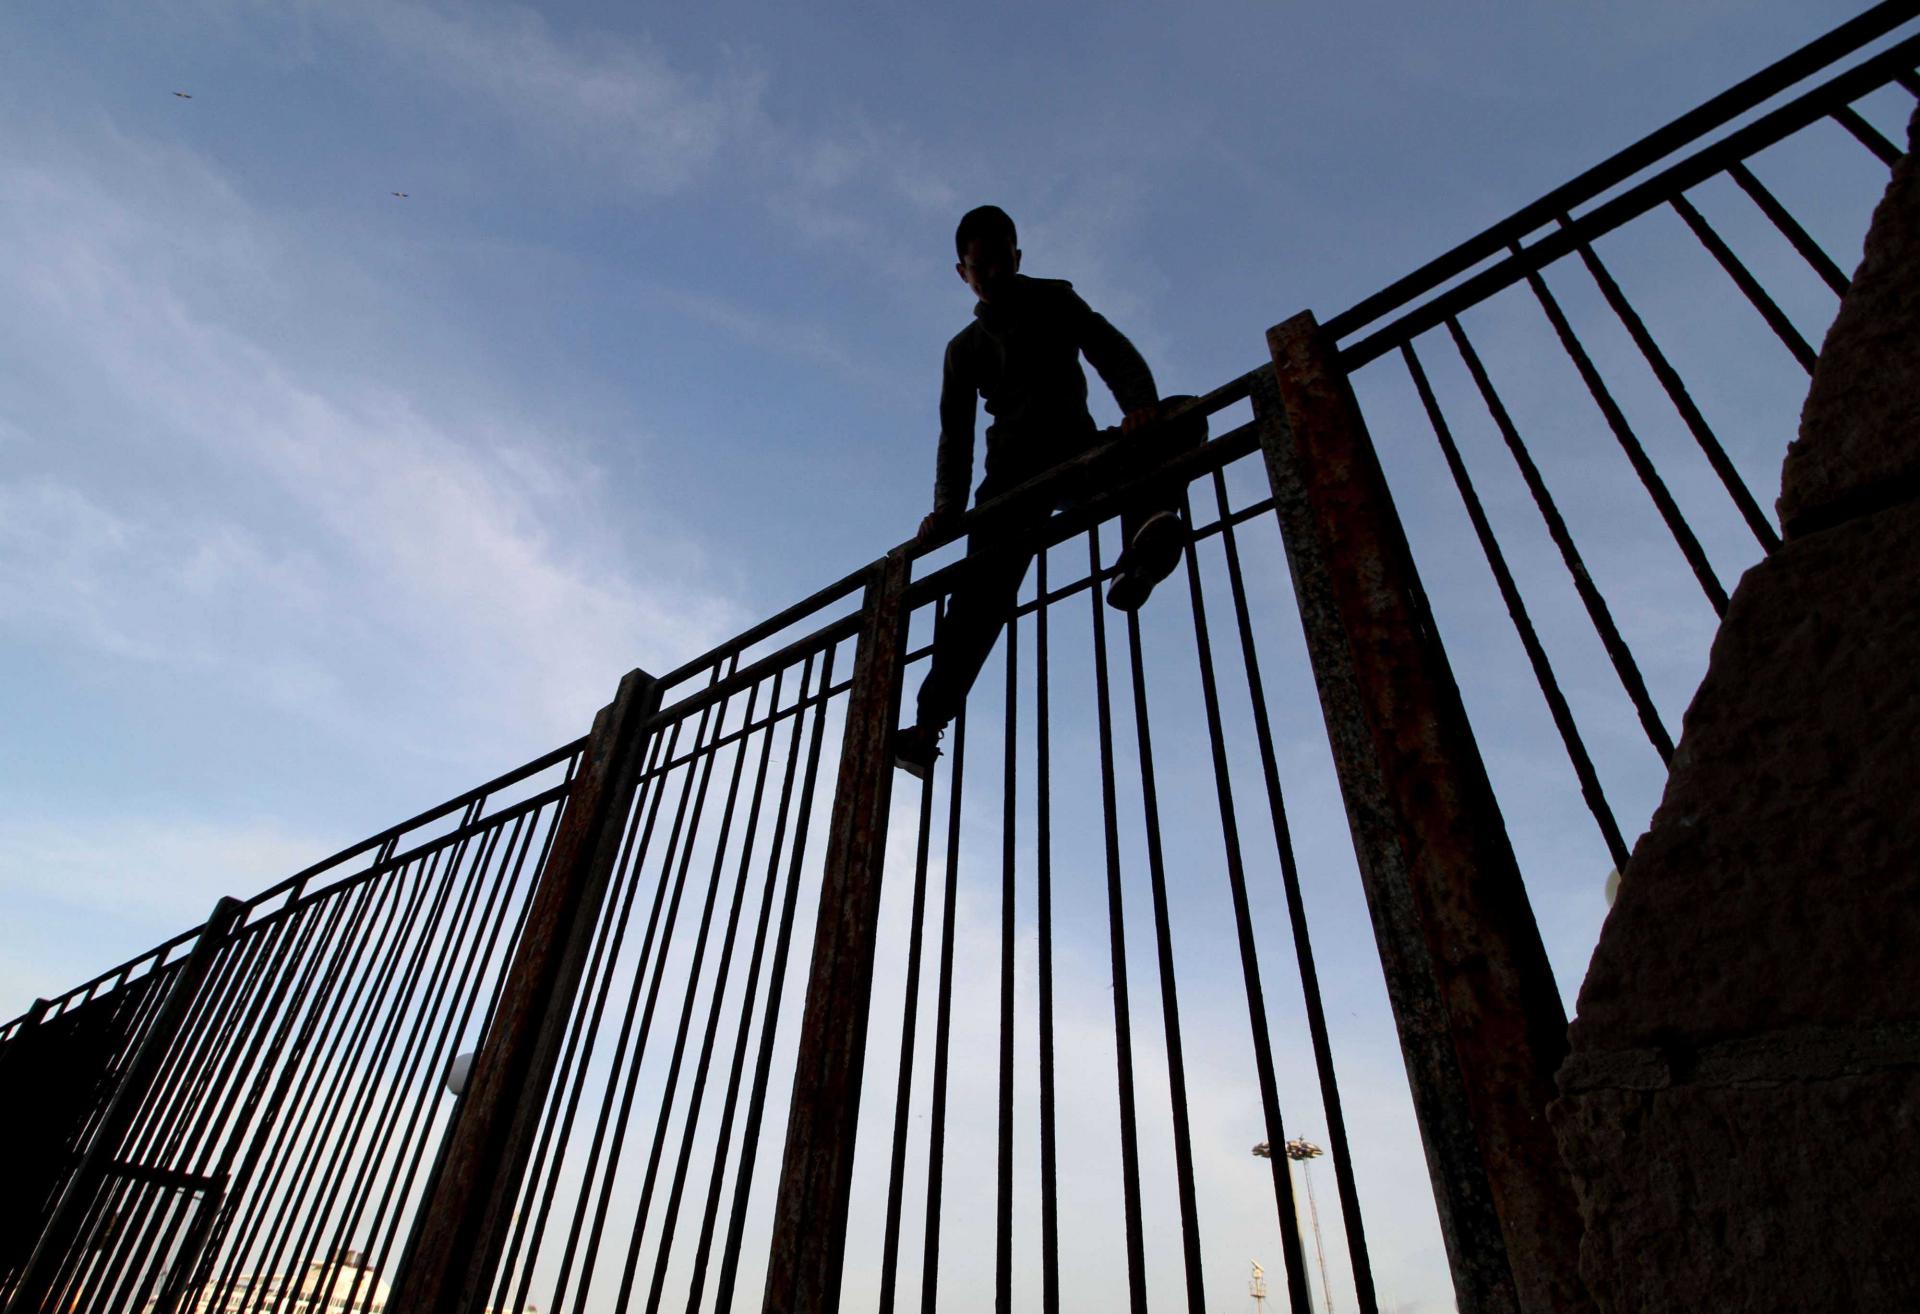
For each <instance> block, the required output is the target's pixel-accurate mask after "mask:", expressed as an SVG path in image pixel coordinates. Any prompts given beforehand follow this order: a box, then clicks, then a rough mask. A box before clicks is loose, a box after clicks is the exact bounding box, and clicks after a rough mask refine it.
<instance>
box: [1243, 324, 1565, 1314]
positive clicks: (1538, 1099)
mask: <svg viewBox="0 0 1920 1314" xmlns="http://www.w3.org/2000/svg"><path fill="white" fill-rule="evenodd" d="M1267 343H1268V347H1269V350H1270V352H1271V354H1272V358H1273V374H1272V376H1271V377H1268V376H1266V375H1264V374H1263V375H1262V376H1261V377H1260V379H1259V380H1258V381H1257V383H1256V386H1255V388H1254V398H1253V400H1254V407H1255V413H1256V416H1257V418H1258V420H1259V425H1260V443H1261V447H1262V449H1263V451H1264V453H1265V457H1266V462H1267V473H1268V477H1269V478H1270V480H1271V481H1272V485H1273V492H1274V498H1275V501H1276V504H1277V506H1278V510H1279V514H1280V520H1281V525H1282V529H1283V531H1284V532H1283V537H1284V539H1285V542H1286V551H1287V562H1288V567H1289V569H1290V571H1291V573H1292V576H1293V582H1294V591H1295V594H1296V596H1297V598H1298V604H1299V608H1300V618H1301V624H1302V625H1303V627H1304V628H1305V630H1306V638H1307V650H1308V654H1309V657H1310V659H1311V662H1312V665H1313V672H1314V680H1315V683H1316V685H1317V686H1318V689H1319V693H1320V704H1321V710H1322V712H1323V714H1324V715H1325V718H1326V723H1327V732H1328V736H1329V738H1330V740H1331V742H1332V746H1333V755H1334V761H1335V765H1336V768H1337V771H1338V774H1339V779H1340V789H1341V794H1342V796H1343V797H1344V799H1345V801H1346V808H1347V817H1348V822H1349V825H1350V827H1351V829H1352V832H1353V840H1354V849H1355V853H1356V856H1357V857H1358V860H1359V867H1360V875H1361V881H1362V883H1363V885H1364V886H1365V890H1366V896H1367V904H1368V908H1369V910H1370V911H1371V914H1372V917H1373V923H1374V933H1375V938H1376V940H1377V941H1378V943H1379V950H1380V959H1381V964H1382V966H1383V968H1384V969H1385V975H1386V983H1387V993H1388V997H1389V999H1390V1000H1391V1003H1392V1006H1393V1012H1394V1020H1395V1023H1396V1025H1397V1027H1398V1029H1399V1033H1400V1043H1401V1049H1402V1051H1403V1053H1404V1054H1405V1057H1406V1063H1407V1076H1408V1080H1409V1082H1410V1084H1411V1086H1412V1089H1413V1102H1414V1110H1415V1113H1416V1116H1417V1117H1418V1119H1419V1123H1420V1133H1421V1140H1422V1142H1423V1143H1424V1145H1425V1147H1426V1154H1427V1168H1428V1171H1429V1173H1430V1174H1431V1176H1432V1178H1433V1185H1434V1193H1435V1196H1436V1200H1437V1203H1438V1206H1439V1213H1440V1225H1441V1230H1442V1232H1443V1233H1444V1236H1445V1241H1446V1246H1447V1255H1448V1259H1449V1262H1450V1264H1451V1266H1452V1269H1453V1276H1454V1286H1455V1291H1456V1294H1457V1297H1458V1300H1459V1303H1460V1307H1461V1308H1462V1309H1471V1310H1475V1311H1506V1310H1515V1311H1518V1310H1525V1311H1549V1310H1551V1311H1565V1310H1576V1311H1577V1310H1587V1309H1591V1308H1592V1304H1591V1300H1590V1298H1589V1297H1588V1295H1587V1292H1586V1289H1585V1288H1584V1286H1582V1284H1581V1282H1580V1278H1579V1267H1578V1265H1579V1244H1580V1220H1579V1215H1578V1212H1577V1210H1576V1206H1575V1200H1574V1194H1573V1186H1572V1181H1571V1178H1570V1177H1569V1175H1568V1173H1567V1170H1566V1168H1565V1166H1564V1164H1563V1163H1562V1162H1561V1160H1560V1157H1559V1152H1558V1149H1557V1147H1556V1145H1555V1142H1554V1138H1553V1133H1552V1131H1551V1130H1550V1129H1549V1127H1548V1125H1547V1118H1546V1109H1547V1103H1548V1101H1550V1100H1551V1099H1552V1098H1553V1097H1554V1084H1553V1077H1554V1072H1555V1070H1556V1069H1557V1068H1558V1067H1559V1064H1560V1060H1561V1059H1562V1058H1563V1057H1565V1055H1566V1051H1567V1020H1566V1013H1565V1010H1564V1009H1563V1007H1562V1006H1561V1002H1560V995H1559V991H1558V989H1557V987H1556V986H1555V984H1554V980H1553V973H1552V970H1551V968H1550V967H1549V965H1548V962H1547V956H1546V950H1545V948H1544V947H1543V946H1542V944H1541V941H1540V932H1539V928H1538V927H1537V925H1536V924H1535V922H1534V918H1533V910H1532V908H1531V906H1530V905H1529V904H1528V902H1527V896H1526V890H1525V887H1524V885H1523V883H1522V881H1521V878H1520V871H1519V867H1518V864H1517V863H1516V861H1515V859H1514V856H1513V850H1512V846H1511V844H1510V843H1509V841H1508V839H1507V832H1506V825H1505V822H1504V821H1503V820H1502V818H1501V816H1500V809H1499V805H1498V803H1497V802H1496V800H1495V798H1494V795H1493V788H1492V785H1491V784H1490V783H1489V781H1488V779H1487V774H1486V768H1485V766H1484V764H1483V763H1482V761H1481V758H1480V753H1479V749H1478V747H1477V745H1476V744H1475V741H1474V737H1473V730H1472V727H1471V726H1470V725H1469V723H1468V721H1467V714H1466V708H1465V706H1464V705H1463V704H1462V702H1461V700H1460V693H1459V690H1458V688H1457V687H1456V685H1455V684H1454V679H1453V673H1452V670H1451V668H1450V667H1449V666H1448V663H1447V657H1446V652H1445V650H1444V649H1443V647H1442V646H1441V642H1440V637H1439V634H1438V632H1437V631H1436V630H1435V628H1434V624H1433V617H1432V615H1431V613H1430V611H1429V608H1428V604H1427V597H1426V593H1425V591H1424V590H1423V589H1422V587H1421V584H1420V579H1419V575H1418V573H1417V572H1416V570H1415V568H1414V562H1413V555H1412V552H1411V550H1410V549H1409V547H1408V545H1407V541H1406V535H1405V531H1404V529H1403V528H1402V526H1401V524H1400V520H1399V517H1398V515H1397V513H1396V512H1395V511H1394V508H1393V501H1392V497H1391V495H1390V493H1389V491H1388V488H1387V483H1386V478H1385V476H1384V474H1383V473H1382V471H1381V468H1380V462H1379V458H1378V456H1377V455H1376V453H1375V452H1374V448H1373V444H1372V441H1371V439H1370V438H1369V437H1368V435H1367V430H1366V425H1365V423H1364V421H1363V420H1362V419H1361V416H1360V409H1359V406H1358V404H1357V403H1356V401H1355V400H1354V396H1353V390H1352V388H1351V386H1350V385H1349V383H1348V381H1347V376H1346V373H1345V371H1344V370H1343V369H1342V368H1341V366H1340V363H1339V360H1338V357H1337V354H1336V351H1335V349H1334V345H1333V343H1332V341H1331V340H1330V339H1329V338H1328V337H1327V335H1326V334H1325V333H1324V331H1323V330H1322V329H1321V328H1320V326H1319V325H1318V324H1317V323H1316V322H1315V320H1314V318H1313V316H1312V314H1311V313H1302V314H1299V315H1296V316H1295V317H1293V318H1292V319H1290V320H1288V321H1287V322H1286V323H1284V324H1281V325H1279V326H1277V327H1275V328H1273V329H1271V330H1270V331H1269V332H1268V334H1267Z"/></svg>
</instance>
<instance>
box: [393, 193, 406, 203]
mask: <svg viewBox="0 0 1920 1314" xmlns="http://www.w3.org/2000/svg"><path fill="white" fill-rule="evenodd" d="M393 195H395V196H397V197H399V198H400V199H401V200H403V201H404V200H406V199H407V194H406V193H405V192H394V193H393Z"/></svg>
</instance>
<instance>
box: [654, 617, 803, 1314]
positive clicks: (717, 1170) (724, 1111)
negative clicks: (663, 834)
mask: <svg viewBox="0 0 1920 1314" xmlns="http://www.w3.org/2000/svg"><path fill="white" fill-rule="evenodd" d="M813 659H814V654H812V653H808V654H807V658H806V661H805V662H804V663H803V664H802V665H801V667H800V689H799V692H798V695H797V696H796V698H795V701H794V707H793V734H792V737H791V738H790V739H789V740H788V742H787V765H786V767H785V769H784V770H783V771H782V773H781V781H780V802H779V805H778V807H777V808H776V809H775V811H774V826H773V843H772V845H771V846H770V849H769V852H768V854H767V874H766V877H765V880H764V881H763V882H762V884H761V888H760V913H759V917H758V920H757V922H756V924H755V926H754V932H753V948H752V949H751V951H749V953H748V956H747V984H746V989H745V992H744V994H743V996H742V998H741V1000H740V1025H739V1028H738V1029H737V1031H736V1033H735V1035H734V1041H733V1062H732V1064H731V1066H730V1067H729V1068H728V1070H727V1098H726V1101H725V1103H724V1105H723V1106H722V1108H721V1111H720V1128H719V1131H718V1132H717V1133H716V1134H715V1136H714V1145H713V1169H712V1171H711V1173H710V1174H709V1177H708V1182H707V1205H706V1209H705V1210H704V1211H703V1212H702V1215H701V1219H700V1239H699V1241H698V1243H697V1244H696V1245H695V1247H694V1257H693V1272H692V1273H691V1275H690V1276H689V1279H688V1283H687V1304H686V1308H687V1310H688V1311H689V1314H692V1312H694V1311H697V1310H698V1309H699V1308H700V1298H701V1297H702V1296H703V1295H704V1294H705V1293H706V1281H707V1264H708V1259H709V1255H710V1253H711V1250H712V1246H713V1235H714V1230H715V1228H716V1227H717V1226H718V1225H719V1217H720V1195H721V1188H722V1186H723V1185H724V1184H725V1181H726V1169H727V1150H728V1148H729V1147H730V1146H731V1145H732V1144H733V1119H734V1114H735V1113H736V1112H737V1111H738V1109H739V1103H740V1081H741V1077H742V1076H743V1074H744V1073H745V1071H746V1063H747V1042H748V1040H749V1039H750V1038H751V1036H752V1032H753V1017H754V1005H755V1004H756V1003H757V1002H758V1001H759V998H760V974H761V965H762V963H763V961H764V955H765V953H766V947H767V930H768V928H769V927H770V926H771V925H772V922H773V906H774V896H775V895H777V894H778V893H779V879H780V859H781V857H782V855H783V854H785V852H786V838H787V823H788V821H789V820H790V819H791V817H792V803H793V781H794V777H795V776H796V775H797V774H798V770H799V765H800V758H801V752H800V741H801V734H802V732H803V731H804V730H805V728H806V722H807V717H806V710H807V700H808V697H809V693H808V690H809V688H810V687H811V685H812V683H813ZM819 702H820V706H821V707H822V709H824V708H825V706H826V702H827V697H826V686H825V685H824V684H823V685H822V687H821V693H820V695H819ZM768 733H769V734H771V733H772V730H771V727H769V731H768Z"/></svg>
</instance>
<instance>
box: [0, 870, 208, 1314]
mask: <svg viewBox="0 0 1920 1314" xmlns="http://www.w3.org/2000/svg"><path fill="white" fill-rule="evenodd" d="M245 912H246V905H245V904H243V903H241V902H240V901H239V900H238V899H229V898H223V899H221V900H220V901H219V902H218V903H216V904H214V905H213V912H212V913H211V914H209V915H208V917H207V921H206V924H205V925H204V926H202V927H201V928H200V934H199V935H198V936H197V937H196V938H195V940H194V942H193V949H192V950H191V951H190V952H189V953H188V954H187V957H186V959H185V961H183V962H182V963H181V964H180V967H179V970H178V971H177V972H176V973H175V974H174V978H173V982H172V984H171V985H170V986H169V987H168V988H167V997H166V999H165V1000H164V1001H163V1002H162V1003H161V1005H160V1008H159V1011H158V1012H157V1013H156V1014H155V1015H154V1018H153V1021H152V1022H151V1023H150V1024H149V1025H148V1027H147V1032H146V1034H145V1035H144V1036H142V1037H141V1038H140V1043H139V1047H138V1048H137V1049H136V1050H135V1051H134V1053H133V1057H132V1058H131V1059H130V1060H129V1061H128V1063H127V1067H126V1070H125V1071H124V1072H123V1073H122V1074H121V1076H120V1080H119V1083H118V1085H116V1086H115V1088H114V1092H113V1097H112V1098H111V1099H110V1100H109V1101H108V1103H107V1109H106V1112H105V1113H104V1114H102V1115H101V1118H100V1125H99V1127H98V1128H97V1129H96V1130H95V1131H94V1134H93V1139H92V1140H91V1141H89V1142H88V1144H87V1149H86V1152H85V1153H84V1154H82V1155H81V1157H80V1162H79V1164H78V1166H76V1167H75V1168H74V1170H73V1176H72V1177H70V1178H68V1179H67V1187H66V1190H65V1191H64V1192H62V1193H61V1196H60V1203H59V1204H58V1205H56V1206H55V1207H54V1211H53V1215H52V1217H50V1218H49V1219H48V1220H47V1225H46V1227H45V1229H44V1230H43V1231H42V1232H41V1233H40V1239H39V1240H38V1241H37V1242H35V1244H34V1247H33V1254H32V1256H31V1257H30V1258H29V1259H28V1260H27V1264H26V1267H25V1268H24V1269H23V1270H22V1271H21V1274H20V1281H19V1282H18V1283H17V1284H16V1285H15V1286H14V1289H13V1296H12V1297H11V1298H10V1299H9V1300H8V1301H7V1314H36V1312H37V1311H38V1310H40V1308H41V1307H42V1306H43V1305H44V1304H45V1303H46V1300H47V1297H48V1296H49V1294H51V1289H52V1286H53V1283H54V1280H55V1279H56V1278H57V1277H58V1276H59V1273H60V1270H61V1268H62V1267H64V1265H65V1264H66V1261H67V1258H68V1254H69V1252H70V1251H71V1250H72V1248H73V1246H74V1245H75V1243H77V1242H78V1241H79V1239H80V1231H81V1229H82V1228H83V1227H84V1226H85V1225H86V1220H87V1214H88V1212H89V1211H90V1210H91V1209H92V1208H93V1202H94V1200H95V1198H96V1197H97V1196H98V1195H99V1194H100V1188H101V1187H102V1186H103V1185H104V1184H105V1183H106V1180H107V1174H108V1173H109V1172H110V1171H111V1170H112V1168H113V1162H114V1156H115V1155H116V1154H118V1153H119V1150H120V1143H121V1142H122V1141H123V1140H125V1139H126V1136H127V1133H128V1132H129V1131H130V1130H131V1129H132V1127H133V1123H134V1119H135V1118H137V1117H138V1116H139V1113H140V1110H141V1109H142V1108H144V1107H145V1106H146V1103H147V1096H148V1095H149V1094H150V1093H151V1092H152V1089H153V1083H154V1081H155V1079H156V1078H157V1077H158V1076H159V1074H160V1068H161V1066H162V1064H164V1063H165V1061H166V1058H167V1054H168V1053H169V1051H171V1050H172V1048H173V1045H174V1042H175V1041H176V1040H178V1039H179V1036H180V1031H181V1028H182V1027H184V1026H185V1025H186V1021H187V1018H188V1016H189V1015H190V1014H191V1013H192V1012H193V1004H194V1001H195V1000H196V999H198V998H199V997H200V988H201V987H202V986H203V985H205V984H206V980H207V974H208V973H209V972H210V971H212V969H213V964H214V962H215V960H216V959H218V958H219V956H220V951H221V950H222V949H224V948H225V947H226V945H227V942H228V941H229V940H231V939H232V937H233V932H234V928H235V927H236V926H237V925H239V923H240V921H241V920H242V918H243V916H244V914H245ZM153 970H154V971H156V972H157V971H159V970H160V965H159V964H157V963H156V964H155V965H154V968H153Z"/></svg>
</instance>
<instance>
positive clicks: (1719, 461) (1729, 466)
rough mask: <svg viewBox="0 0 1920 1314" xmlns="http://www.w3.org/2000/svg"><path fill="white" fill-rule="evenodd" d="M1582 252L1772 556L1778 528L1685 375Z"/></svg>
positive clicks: (1590, 254)
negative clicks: (1698, 403) (1696, 400)
mask: <svg viewBox="0 0 1920 1314" xmlns="http://www.w3.org/2000/svg"><path fill="white" fill-rule="evenodd" d="M1559 222H1560V226H1561V227H1562V228H1570V227H1572V226H1573V220H1572V219H1570V218H1569V217H1568V216H1566V215H1561V216H1560V220H1559ZM1579 249H1580V259H1581V261H1582V262H1583V263H1584V264H1585V265H1586V267H1587V272H1588V273H1589V274H1591V275H1593V281H1594V282H1595V283H1596V284H1597V285H1599V288H1600V295H1601V296H1603V297H1605V298H1606V301H1607V304H1608V305H1609V306H1611V307H1612V308H1613V313H1614V314H1615V315H1617V316H1619V318H1620V322H1621V323H1622V324H1623V325H1625V326H1626V330H1627V335H1628V336H1629V337H1631V338H1632V339H1633V341H1634V345H1635V346H1637V347H1639V348H1640V354H1641V355H1642V356H1644V357H1646V360H1647V365H1648V366H1649V367H1650V368H1651V369H1652V370H1653V373H1654V377H1655V378H1657V379H1659V380H1660V386H1661V387H1662V388H1664V389H1666V393H1667V397H1668V399H1669V400H1670V401H1672V402H1673V408H1674V409H1675V410H1676V411H1678V412H1679V413H1680V419H1681V421H1682V422H1684V423H1685V424H1686V426H1687V431H1688V432H1689V433H1691V434H1692V435H1693V440H1694V442H1696V443H1698V444H1699V446H1700V450H1701V452H1702V453H1703V454H1704V455H1705V456H1706V458H1707V463H1708V464H1709V465H1711V466H1712V467H1713V471H1714V473H1715V474H1717V475H1719V476H1720V482H1721V484H1722V485H1723V486H1724V487H1725V488H1726V490H1727V495H1728V496H1730V497H1731V498H1733V503H1734V505H1735V506H1736V507H1738V508H1739V510H1740V516H1741V518H1742V519H1743V520H1745V521H1746V522H1747V528H1749V529H1751V530H1752V531H1753V536H1754V537H1755V538H1756V539H1758V540H1759V541H1760V546H1761V547H1762V548H1764V549H1765V550H1766V551H1768V552H1771V551H1773V550H1774V549H1775V548H1777V547H1779V546H1780V535H1779V534H1778V533H1777V532H1776V531H1775V530H1774V527H1773V522H1772V521H1771V520H1769V519H1767V513H1766V512H1764V511H1762V510H1761V509H1760V504H1759V503H1758V502H1757V501H1755V500H1754V496H1753V490H1751V489H1750V488H1748V487H1747V483H1746V480H1744V479H1742V478H1741V477H1740V472H1739V471H1738V470H1736V469H1734V467H1733V461H1732V460H1731V459H1730V458H1729V457H1728V456H1727V451H1726V448H1724V447H1722V446H1721V445H1720V440H1719V439H1718V438H1716V437H1715V436H1714V433H1713V430H1712V428H1711V427H1709V426H1708V424H1707V419H1706V417H1705V416H1704V415H1702V414H1701V413H1700V408H1699V407H1698V406H1696V405H1695V404H1694V401H1693V396H1692V394H1690V393H1689V392H1688V391H1687V385H1686V383H1685V382H1684V381H1683V380H1682V379H1681V378H1680V372H1679V371H1678V370H1676V369H1674V368H1673V366H1672V364H1671V363H1669V362H1668V360H1667V357H1666V353H1665V352H1663V351H1661V350H1660V347H1659V345H1658V344H1657V343H1655V342H1654V340H1653V335H1652V334H1651V333H1649V332H1647V326H1646V325H1645V324H1644V323H1642V322H1641V319H1640V315H1639V312H1637V311H1636V310H1634V308H1633V305H1632V303H1631V302H1629V301H1628V300H1627V297H1626V293H1624V292H1622V291H1621V290H1620V285H1619V284H1618V283H1616V282H1614V281H1613V275H1612V274H1610V273H1608V272H1607V267H1606V266H1605V265H1604V264H1602V263H1601V262H1600V257H1599V255H1598V254H1597V253H1596V252H1595V251H1594V249H1593V247H1592V245H1591V244H1590V243H1587V242H1582V243H1580V248H1579Z"/></svg>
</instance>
